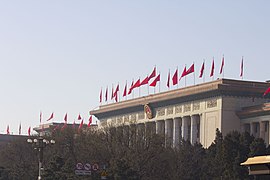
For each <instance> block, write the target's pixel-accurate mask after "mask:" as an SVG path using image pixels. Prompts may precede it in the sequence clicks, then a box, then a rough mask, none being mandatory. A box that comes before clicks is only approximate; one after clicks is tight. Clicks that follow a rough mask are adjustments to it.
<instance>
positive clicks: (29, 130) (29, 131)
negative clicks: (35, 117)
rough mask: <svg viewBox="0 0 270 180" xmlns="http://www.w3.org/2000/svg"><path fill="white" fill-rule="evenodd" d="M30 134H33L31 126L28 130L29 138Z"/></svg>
mask: <svg viewBox="0 0 270 180" xmlns="http://www.w3.org/2000/svg"><path fill="white" fill-rule="evenodd" d="M30 133H31V126H29V128H28V136H30Z"/></svg>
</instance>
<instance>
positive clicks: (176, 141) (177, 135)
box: [173, 118, 181, 147]
mask: <svg viewBox="0 0 270 180" xmlns="http://www.w3.org/2000/svg"><path fill="white" fill-rule="evenodd" d="M180 123H181V119H180V118H174V119H173V147H177V146H178V145H179V139H180Z"/></svg>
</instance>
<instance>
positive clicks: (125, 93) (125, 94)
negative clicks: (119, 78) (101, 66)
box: [123, 83, 127, 97]
mask: <svg viewBox="0 0 270 180" xmlns="http://www.w3.org/2000/svg"><path fill="white" fill-rule="evenodd" d="M125 96H127V83H126V85H125V89H124V92H123V97H125Z"/></svg>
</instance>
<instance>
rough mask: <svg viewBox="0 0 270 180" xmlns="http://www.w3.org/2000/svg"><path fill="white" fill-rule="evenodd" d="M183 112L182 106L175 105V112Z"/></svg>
mask: <svg viewBox="0 0 270 180" xmlns="http://www.w3.org/2000/svg"><path fill="white" fill-rule="evenodd" d="M179 113H182V106H176V107H175V114H179Z"/></svg>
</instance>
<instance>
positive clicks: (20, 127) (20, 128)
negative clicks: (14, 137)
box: [19, 123, 22, 135]
mask: <svg viewBox="0 0 270 180" xmlns="http://www.w3.org/2000/svg"><path fill="white" fill-rule="evenodd" d="M21 131H22V125H21V123H20V126H19V135H21Z"/></svg>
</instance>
